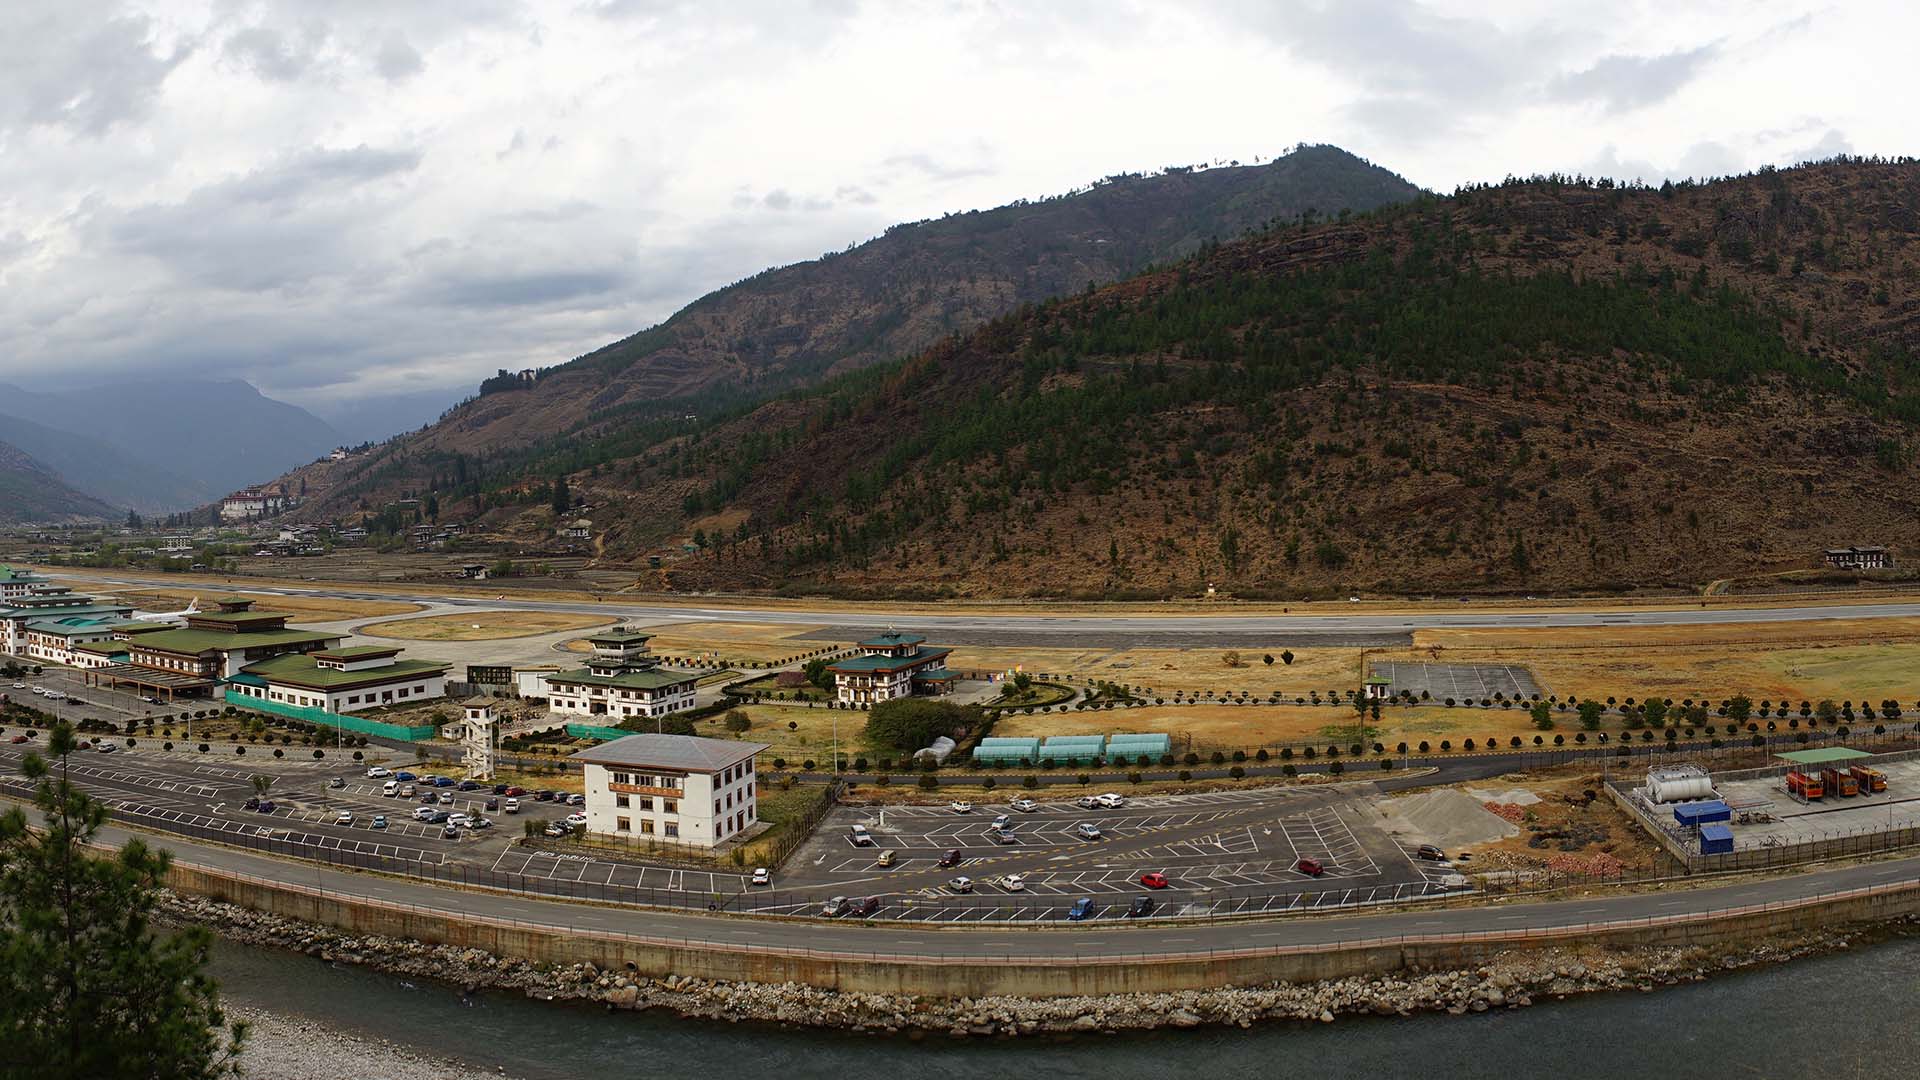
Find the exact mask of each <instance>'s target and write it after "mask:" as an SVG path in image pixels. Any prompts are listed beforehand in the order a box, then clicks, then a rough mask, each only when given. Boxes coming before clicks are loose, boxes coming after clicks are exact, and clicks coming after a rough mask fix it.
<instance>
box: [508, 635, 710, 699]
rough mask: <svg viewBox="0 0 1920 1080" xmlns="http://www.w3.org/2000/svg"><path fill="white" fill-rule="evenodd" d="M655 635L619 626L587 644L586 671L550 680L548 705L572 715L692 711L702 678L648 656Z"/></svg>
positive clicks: (569, 673) (559, 673)
mask: <svg viewBox="0 0 1920 1080" xmlns="http://www.w3.org/2000/svg"><path fill="white" fill-rule="evenodd" d="M652 636H653V635H651V634H644V633H641V632H639V631H637V630H630V629H628V628H626V627H623V626H616V627H614V628H613V629H612V630H608V631H605V632H603V633H599V634H595V635H593V636H592V637H589V638H588V639H587V641H588V643H590V644H591V645H592V646H593V655H592V656H591V657H588V658H587V666H586V667H583V668H575V669H574V670H572V671H561V672H556V673H554V674H552V675H548V676H547V677H546V683H547V701H548V702H549V703H550V705H551V707H552V710H553V711H554V712H555V713H561V714H565V715H568V716H612V717H619V718H623V719H624V718H627V717H658V716H665V715H667V714H668V713H674V712H679V711H681V710H682V709H691V708H693V699H694V688H695V686H696V685H698V683H699V681H700V676H699V675H697V674H695V673H692V672H682V671H671V670H668V669H667V668H663V667H661V666H660V665H659V663H658V662H657V661H655V660H654V659H653V657H651V656H650V655H648V652H649V650H648V648H647V642H648V641H649V640H651V639H652Z"/></svg>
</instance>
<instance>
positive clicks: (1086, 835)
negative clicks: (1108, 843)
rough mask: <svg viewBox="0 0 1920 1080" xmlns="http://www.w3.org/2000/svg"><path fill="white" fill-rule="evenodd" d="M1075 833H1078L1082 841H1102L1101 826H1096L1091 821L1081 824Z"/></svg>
mask: <svg viewBox="0 0 1920 1080" xmlns="http://www.w3.org/2000/svg"><path fill="white" fill-rule="evenodd" d="M1073 831H1074V832H1076V833H1078V834H1079V835H1080V839H1082V840H1098V839H1100V826H1098V825H1095V824H1094V823H1093V822H1091V821H1083V822H1081V823H1080V825H1079V827H1078V828H1075V829H1074V830H1073Z"/></svg>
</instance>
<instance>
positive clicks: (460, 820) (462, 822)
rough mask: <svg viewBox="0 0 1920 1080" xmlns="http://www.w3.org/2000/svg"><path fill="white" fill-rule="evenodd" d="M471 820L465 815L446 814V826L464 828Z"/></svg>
mask: <svg viewBox="0 0 1920 1080" xmlns="http://www.w3.org/2000/svg"><path fill="white" fill-rule="evenodd" d="M471 820H472V819H470V818H468V817H467V815H465V814H448V815H447V824H449V825H452V826H454V827H456V828H459V827H464V826H466V825H467V824H469V823H470V822H471Z"/></svg>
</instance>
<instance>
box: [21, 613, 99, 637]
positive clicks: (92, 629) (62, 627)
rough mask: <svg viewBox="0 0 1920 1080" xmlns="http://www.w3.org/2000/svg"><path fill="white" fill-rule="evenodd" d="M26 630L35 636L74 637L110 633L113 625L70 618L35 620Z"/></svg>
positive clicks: (97, 620)
mask: <svg viewBox="0 0 1920 1080" xmlns="http://www.w3.org/2000/svg"><path fill="white" fill-rule="evenodd" d="M27 629H29V630H31V631H33V632H34V633H37V634H59V635H60V636H61V637H74V636H76V635H78V634H105V633H111V632H112V630H113V625H112V622H111V621H110V620H107V619H87V618H81V617H79V616H72V617H69V618H65V619H35V620H34V621H32V622H30V623H28V624H27Z"/></svg>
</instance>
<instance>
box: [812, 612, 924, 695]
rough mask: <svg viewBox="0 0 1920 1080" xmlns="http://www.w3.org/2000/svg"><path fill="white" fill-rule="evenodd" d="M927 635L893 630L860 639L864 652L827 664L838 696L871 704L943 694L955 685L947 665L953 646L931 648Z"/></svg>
mask: <svg viewBox="0 0 1920 1080" xmlns="http://www.w3.org/2000/svg"><path fill="white" fill-rule="evenodd" d="M926 640H927V639H926V638H923V637H916V636H914V635H911V634H899V633H895V632H893V631H892V630H889V631H887V632H886V633H884V634H880V635H878V636H875V637H870V638H867V639H866V640H865V641H862V642H860V648H861V650H862V653H863V655H861V656H856V657H851V658H849V659H846V660H837V661H835V662H834V663H832V664H830V665H828V666H827V670H828V671H830V672H832V673H833V685H834V693H835V697H836V698H838V700H839V701H840V702H841V703H842V704H846V705H861V706H865V705H872V704H875V703H878V702H882V701H891V700H893V699H894V698H900V697H908V696H910V695H913V694H944V693H946V692H947V691H948V690H950V689H952V688H953V673H952V672H950V671H948V670H947V668H946V659H947V655H948V654H949V653H950V652H952V651H953V650H951V649H929V648H926V647H925V643H926Z"/></svg>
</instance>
